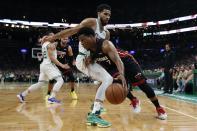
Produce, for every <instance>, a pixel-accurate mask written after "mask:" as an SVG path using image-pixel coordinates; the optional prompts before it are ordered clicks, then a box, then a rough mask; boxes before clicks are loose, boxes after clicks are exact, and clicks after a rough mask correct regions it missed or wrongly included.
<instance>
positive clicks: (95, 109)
mask: <svg viewBox="0 0 197 131" xmlns="http://www.w3.org/2000/svg"><path fill="white" fill-rule="evenodd" d="M100 108H101V103H100V102H97V101H95V102H94V107H93V110H92V113H96V111H99V110H100Z"/></svg>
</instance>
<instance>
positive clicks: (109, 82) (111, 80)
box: [102, 75, 113, 86]
mask: <svg viewBox="0 0 197 131" xmlns="http://www.w3.org/2000/svg"><path fill="white" fill-rule="evenodd" d="M112 82H113V77H112V76H110V75H107V76H105V77H104V79H103V81H102V83H105V84H106V85H107V86H109V85H110V84H112Z"/></svg>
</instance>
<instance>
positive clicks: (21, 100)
mask: <svg viewBox="0 0 197 131" xmlns="http://www.w3.org/2000/svg"><path fill="white" fill-rule="evenodd" d="M17 97H18V99H19V101H20V103H24V102H25V98H24V96H23V95H22V93H20V94H18V95H17Z"/></svg>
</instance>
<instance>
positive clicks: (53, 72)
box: [17, 33, 69, 103]
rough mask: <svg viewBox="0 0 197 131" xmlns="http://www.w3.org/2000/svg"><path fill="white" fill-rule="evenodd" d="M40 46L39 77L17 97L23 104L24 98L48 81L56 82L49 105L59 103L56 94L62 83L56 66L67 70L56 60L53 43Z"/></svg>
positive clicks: (49, 34) (50, 34) (65, 66)
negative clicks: (41, 57) (53, 80)
mask: <svg viewBox="0 0 197 131" xmlns="http://www.w3.org/2000/svg"><path fill="white" fill-rule="evenodd" d="M47 35H48V36H53V35H54V34H53V33H48V34H47ZM41 44H42V54H43V61H42V63H41V64H40V75H39V80H38V83H36V84H33V85H31V86H30V87H29V88H28V89H27V90H25V91H24V92H22V93H20V94H18V95H17V97H18V99H19V100H20V102H21V103H23V102H25V99H24V98H25V97H26V96H27V95H28V94H29V93H31V92H33V91H35V90H37V89H39V88H41V87H42V86H43V85H44V83H45V82H47V81H48V80H52V79H55V80H56V81H57V82H56V83H55V85H54V87H53V90H52V93H51V95H50V97H49V98H48V102H49V103H60V101H59V100H57V99H56V98H55V97H56V93H57V92H58V91H59V90H60V88H61V87H62V85H63V83H64V81H63V79H62V76H61V73H60V71H59V69H58V68H57V67H56V65H58V66H60V67H62V68H64V69H68V68H69V66H68V65H66V64H65V65H63V64H62V63H60V62H59V61H58V60H57V51H56V46H55V44H54V43H50V42H48V41H46V42H44V43H41Z"/></svg>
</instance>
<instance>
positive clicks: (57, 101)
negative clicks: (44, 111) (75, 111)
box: [48, 97, 60, 104]
mask: <svg viewBox="0 0 197 131" xmlns="http://www.w3.org/2000/svg"><path fill="white" fill-rule="evenodd" d="M48 103H50V104H54V103H57V104H60V101H59V100H57V99H56V98H55V97H52V98H48Z"/></svg>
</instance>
